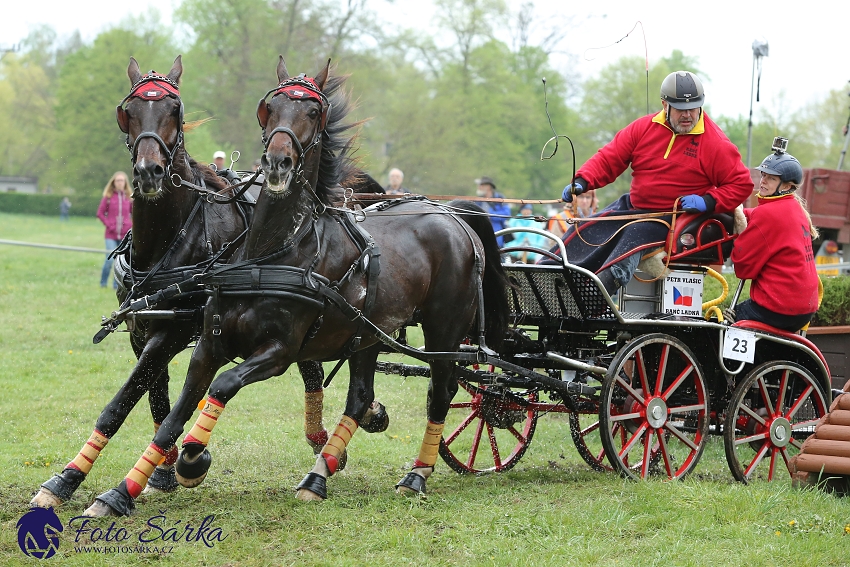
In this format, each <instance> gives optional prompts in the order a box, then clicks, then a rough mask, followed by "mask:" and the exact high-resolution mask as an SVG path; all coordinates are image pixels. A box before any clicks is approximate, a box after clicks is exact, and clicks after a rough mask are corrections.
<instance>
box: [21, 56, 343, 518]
mask: <svg viewBox="0 0 850 567" xmlns="http://www.w3.org/2000/svg"><path fill="white" fill-rule="evenodd" d="M182 72H183V66H182V63H181V58H180V56H178V57H177V58H176V59H175V61H174V64H173V66H172V68H171V70H170V71H169V73H168V74H167V75H159V74H156V73H154V72H153V71H152V72H151V73H148V74H146V75H142V73H141V71H140V70H139V65H138V63H137V62H136V60H135V59H133V58H131V59H130V65H129V67H128V69H127V75H128V76H129V78H130V84H131V85H132V86H131V89H130V94H129V95H128V96H127V97H126V98H125V100H124V101H122V104H121V105H119V106H118V108H117V118H118V124H119V127H120V128H121V130H122V131H123V132H125V133H126V134H127V145H128V148H129V149H130V152H131V154H132V160H133V187H134V204H133V230H132V239H131V241H130V245H129V247H128V248H127V249H126V251H125V254H124V255H122V256H120V257H119V258H118V260H117V261H116V265H117V266H118V267H119V270H118V271H119V272H120V271H121V268H122V267H123V268H124V273H123V276H124V277H122V278H119V279H121V280H122V282H121V283H122V286H121V287H120V288H119V293H118V298H119V301H121V302H122V305H126V303H125V300H132V299H136V298H137V296H138V294H142V295H144V294H149V293H152V292H154V291H156V290H157V289H158V288H162V287H165V286H166V285H168V284H169V283H170V282H174V281H181V280H183V279H184V277H185V274H186V273H191V272H193V271H194V272H197V273H200V272H201V271H202V270H203V268H204V267H205V266H207V265H208V264H209V263H210V262H211V261H212V260H213V259H215V258H222V259H223V258H227V256H228V255H230V254H232V252H233V249H235V247H236V246H235V241H236V240H237V239H238V238H239V236H240V234H243V235H244V232H245V230H246V229H247V223H248V220H249V219H248V217H249V216H250V214H251V207H243V206H242V205H240V203H237V202H236V201H235V200H232V199H225V198H224V197H226V196H229V195H230V194H231V193H232V192H233V189H232V188H231V187H230V184H229V183H228V182H227V181H225V179H224V178H223V177H222V176H220V175H218V174H217V173H216V172H215V171H214V170H212V169H211V168H209V167H207V166H205V165H201V164H199V163H197V162H195V161H194V160H193V159H192V158H191V157H190V156H189V154H188V153H187V152H186V149H185V147H184V146H183V103H182V101H181V100H180V93H179V86H178V85H179V81H180V76H181V74H182ZM180 180H183V181H182V182H180ZM177 183H180V185H177ZM188 186H194V187H197V188H200V189H201V190H200V191H197V192H193V191H190V190H188V189H187V187H188ZM202 193H203V194H202ZM216 194H218V196H216ZM228 200H229V201H231V202H219V201H228ZM254 200H255V198H251V199H250V201H254ZM243 237H244V236H243ZM125 285H126V286H127V287H131V288H132V290H131V291H128V290H127V289H126V288H125ZM130 293H132V294H133V295H130V296H129V297H128V295H129V294H130ZM206 299H207V297H206V294H205V293H204V291H203V289H202V288H201V289H199V290H198V291H197V292H196V293H185V294H182V295H181V296H180V297H179V298H178V299H175V300H172V301H170V302H165V303H162V304H160V305H158V307H159V308H160V309H166V310H167V309H176V312H177V313H178V314H181V315H178V316H177V318H175V319H167V320H148V321H144V320H140V322H138V323H137V324H136V326H135V328H134V329H133V332H132V333H131V334H130V341H131V345H132V348H133V351H134V353H135V355H136V357H137V359H138V362H137V363H136V366H135V367H134V368H133V371H132V372H131V374H130V376H129V378H128V379H127V382H126V383H125V384H124V385H123V386H122V387H121V388H120V389H119V390H118V392H117V393H116V394H115V397H114V398H113V399H112V400H111V401H110V402H109V404H108V405H107V406H106V407H105V408H104V410H103V412H102V413H101V414H100V417H99V418H98V420H97V422H96V424H95V429H94V432H93V433H92V435H91V437H90V438H89V439H88V441H86V443H85V444H84V445H83V448H82V449H81V450H80V452H79V454H78V455H77V456H76V457H75V458H74V459H73V460H72V461H71V462H70V463H68V465H67V466H66V467H65V469H64V470H63V471H62V472H61V473H60V474H57V475H54V476H53V477H52V478H51V479H49V480H48V481H47V482H45V483H44V484H43V485H42V487H41V490H40V491H39V492H38V493H37V494H36V496H35V497H34V498H33V500H32V502H31V504H32V505H35V506H42V507H50V506H53V507H56V506H58V505H59V504H61V503H62V502H64V501H67V500H68V499H70V498H71V496H72V495H73V493H74V491H75V490H76V489H77V488H78V487H79V486H80V484H81V483H82V481H83V480H84V479H85V477H86V475H87V474H88V473H89V471H90V470H91V468H92V465H93V464H94V461H95V460H96V459H97V457H98V455H99V454H100V451H101V449H103V447H104V446H105V445H106V443H107V442H108V441H109V439H111V438H112V437H113V435H115V433H116V432H117V431H118V429H119V428H120V427H121V425H122V424H123V423H124V420H125V419H126V417H127V415H128V414H129V412H130V411H131V410H132V409H133V407H135V405H136V404H137V403H138V402H139V400H140V399H141V398H142V396H143V395H144V394H145V392H149V400H150V407H151V414H152V417H153V421H154V431H156V430H157V429H158V428H159V424H161V423H162V421H163V420H164V419H165V417H166V415H168V412H169V411H170V409H171V408H170V401H169V396H168V381H169V376H168V363H169V362H170V361H171V359H172V358H174V356H175V355H176V354H178V353H179V352H180V351H182V350H183V349H185V348H186V347H187V346H188V345H189V343H190V342H191V341H192V340H193V339H194V338H195V337H197V335H198V334H199V333H200V323H201V321H200V320H199V319H200V318H199V317H198V316H196V314H197V313H199V312H200V308H202V307H203V305H204V303H205V302H206ZM299 370H300V371H301V374H302V377H303V378H304V386H305V404H306V409H305V412H306V419H305V433H306V435H307V440H308V443H310V444H311V446H313V447H314V450H315V451H318V449H320V448H321V447H322V446H323V445H324V444H325V442H326V440H327V438H328V436H327V431H326V430H325V429H324V426H323V425H322V392H323V389H322V381H323V379H324V373H323V371H322V367H321V364H320V363H315V362H305V363H303V364H299ZM169 447H170V450H169V451H168V452H167V456H166V458H165V460H164V462H163V463H162V464H161V465H160V466H158V467H157V469H156V471H155V473H154V475H153V476H152V477H151V479H150V482H149V483H148V485H149V486H150V487H152V488H158V489H161V490H171V489H174V488H176V487H177V482H176V480H175V479H174V470H173V464H174V461H175V459H176V457H177V449H176V447H171V446H169Z"/></svg>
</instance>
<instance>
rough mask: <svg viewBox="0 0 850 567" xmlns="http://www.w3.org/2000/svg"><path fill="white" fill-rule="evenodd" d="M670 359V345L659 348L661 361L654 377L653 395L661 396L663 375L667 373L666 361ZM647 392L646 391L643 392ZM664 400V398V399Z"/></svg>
mask: <svg viewBox="0 0 850 567" xmlns="http://www.w3.org/2000/svg"><path fill="white" fill-rule="evenodd" d="M669 359H670V345H668V344H665V345H664V346H663V347H662V348H661V360H660V361H659V363H658V374H657V375H656V376H655V395H656V396H660V395H661V389H662V388H663V387H664V375H665V374H666V373H667V361H668V360H669ZM645 391H648V390H645ZM664 399H666V398H664Z"/></svg>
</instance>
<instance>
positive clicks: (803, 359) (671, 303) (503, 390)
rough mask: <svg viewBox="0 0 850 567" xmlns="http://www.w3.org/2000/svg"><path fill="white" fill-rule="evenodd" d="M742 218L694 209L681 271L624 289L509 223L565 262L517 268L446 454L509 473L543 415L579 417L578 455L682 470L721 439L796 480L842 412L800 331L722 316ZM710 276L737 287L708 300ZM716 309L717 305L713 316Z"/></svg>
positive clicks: (677, 255) (729, 453) (743, 465)
mask: <svg viewBox="0 0 850 567" xmlns="http://www.w3.org/2000/svg"><path fill="white" fill-rule="evenodd" d="M732 225H733V219H732V217H731V215H713V216H711V215H694V214H682V215H680V216H679V220H678V223H676V224H674V229H673V230H671V234H670V236H669V238H668V240H667V243H666V246H665V248H666V251H667V253H668V254H669V266H668V267H669V270H670V271H669V274H668V275H667V276H666V277H664V278H660V279H657V280H655V281H652V278H649V277H648V276H647V275H646V274H643V277H641V273H640V272H639V273H638V275H637V277H636V278H634V279H633V280H632V282H631V283H630V284H629V285H628V286H627V287H626V288H625V289H622V290H620V292H619V293H618V295H617V296H616V297H613V298H612V297H610V296H609V295H608V293H607V292H606V291H605V289H604V287H603V286H602V283H601V282H600V281H599V279H598V278H597V277H596V276H595V275H594V274H593V273H591V272H589V271H587V270H585V269H583V268H581V267H578V266H575V265H572V264H569V263H568V261H563V260H562V258H565V257H566V251H565V249H564V248H563V244H562V243H561V242H560V240H559V239H557V238H556V237H554V235H551V234H549V233H546V232H545V231H541V230H537V229H527V228H522V229H506V230H505V231H502V232H504V233H508V232H520V231H529V230H534V231H536V232H538V233H540V234H543V235H546V236H548V237H550V238H552V239H553V240H555V241H556V242H558V244H559V246H560V251H561V254H560V256H557V255H554V254H552V253H550V252H548V251H546V250H540V249H529V248H525V249H524V250H526V251H532V252H535V253H537V254H543V255H546V256H548V257H550V258H552V259H553V260H557V261H558V264H554V265H553V264H549V265H544V264H507V265H505V266H504V269H505V270H506V271H507V273H508V276H509V279H510V281H511V283H512V285H513V287H512V288H511V289H509V290H508V294H509V299H510V304H511V319H512V325H511V329H510V331H509V335H508V337H507V339H506V341H505V343H504V346H503V352H501V353H500V355H499V357H498V360H491V361H490V362H491V364H486V363H482V364H479V365H466V366H461V368H460V369H459V384H460V389H459V392H458V394H457V396H456V397H455V399H454V401H453V403H452V406H451V408H452V409H451V411H450V412H449V416H448V418H447V423H446V427H445V429H444V433H443V439H442V442H441V444H440V455H441V457H442V458H443V460H444V461H445V462H446V463H447V464H448V465H449V466H450V467H451V468H452V469H454V470H455V471H457V472H460V473H483V472H491V471H496V472H498V471H504V470H508V469H510V468H512V467H513V466H514V465H516V463H517V462H518V461H519V460H520V459H521V458H522V456H523V454H524V453H525V451H526V450H527V449H528V447H529V445H530V443H531V441H532V438H533V436H534V432H535V428H536V426H537V421H538V418H539V417H540V415H541V414H546V413H566V414H568V416H569V424H570V429H571V433H572V438H573V441H574V442H575V445H576V448H577V449H578V452H579V455H581V457H582V458H583V459H584V460H585V461H586V462H587V463H588V464H589V465H590V466H591V467H592V468H594V469H596V470H610V469H612V468H613V469H614V470H616V471H618V472H619V473H620V474H621V475H623V476H625V477H629V478H635V479H638V478H646V477H647V476H649V475H660V476H661V477H667V478H671V479H672V478H682V477H683V476H685V475H686V474H688V473H689V472H690V471H692V470H693V469H694V467H695V466H696V464H697V462H698V461H699V458H700V456H701V455H702V452H703V450H704V449H705V446H706V443H707V441H708V436H709V434H715V435H722V436H723V440H724V446H725V452H726V457H727V461H728V464H729V468H730V470H731V471H732V474H733V476H734V477H735V478H736V479H737V480H739V481H742V482H745V483H746V482H749V481H750V480H753V479H766V480H774V479H783V478H788V477H789V473H788V472H783V471H788V466H787V465H788V461H789V460H790V458H791V457H792V456H793V455H794V454H796V453H797V452H798V451H799V449H800V447H801V445H802V443H803V441H804V440H805V438H806V437H808V436H809V435H810V434H811V433H812V432H813V431H814V426H815V423H816V422H817V420H818V419H819V418H820V417H821V416H823V415H824V414H825V413H826V412H827V409H828V408H829V404H830V399H831V391H830V382H829V371H828V368H827V365H826V361H825V360H824V357H823V355H822V354H821V353H820V351H819V350H818V349H817V347H815V346H814V345H813V344H812V343H811V342H810V341H808V340H807V339H806V338H805V337H804V336H802V335H800V334H795V333H788V332H785V331H781V330H778V329H775V328H772V327H769V326H766V325H763V324H760V323H756V322H753V321H741V322H738V323H735V324H733V325H731V326H730V325H728V323H722V319H723V317H722V314H721V313H720V310H719V309H718V308H717V307H715V306H716V305H718V304H719V303H720V302H721V301H722V300H723V299H725V296H726V293H727V292H728V287H727V286H726V283H725V280H723V278H722V276H720V275H719V274H718V273H717V272H716V271H714V270H712V269H711V268H710V267H708V266H710V265H717V264H722V263H723V261H724V260H725V259H726V258H727V257H728V255H729V254H730V253H731V248H732V242H733V240H734V238H735V236H734V235H733V234H732V233H733V226H732ZM511 250H515V249H506V250H504V251H506V252H507V251H511ZM567 260H568V258H567ZM706 275H710V276H712V277H715V278H718V279H720V280H721V281H722V282H723V286H724V295H723V296H722V297H720V298H718V299H716V300H714V301H710V302H707V303H706V304H704V305H703V304H701V296H702V286H703V281H704V278H705V276H706ZM641 280H643V281H641ZM740 291H741V288H740V287H739V288H738V292H737V293H736V294H735V298H734V300H733V304H734V303H735V302H736V301H737V298H738V294H739V293H740ZM703 308H708V310H709V312H713V313H714V315H713V316H712V317H711V318H710V319H708V320H707V318H705V317H703V312H702V311H703ZM467 348H469V349H470V350H472V349H474V347H473V346H469V347H467ZM379 364H380V370H382V371H384V372H386V373H394V374H406V375H415V374H421V375H426V374H427V368H420V367H415V366H405V365H400V364H393V363H386V362H383V363H379Z"/></svg>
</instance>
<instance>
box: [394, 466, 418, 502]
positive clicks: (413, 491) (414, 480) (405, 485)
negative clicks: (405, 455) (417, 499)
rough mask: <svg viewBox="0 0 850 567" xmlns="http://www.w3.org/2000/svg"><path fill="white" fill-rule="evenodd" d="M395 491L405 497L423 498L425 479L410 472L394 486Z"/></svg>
mask: <svg viewBox="0 0 850 567" xmlns="http://www.w3.org/2000/svg"><path fill="white" fill-rule="evenodd" d="M395 491H396V492H397V493H398V494H404V495H405V496H424V495H425V477H424V476H422V475H421V474H419V473H415V472H413V471H411V472H409V473H407V474H406V475H404V478H402V479H401V480H400V481H398V484H396V485H395Z"/></svg>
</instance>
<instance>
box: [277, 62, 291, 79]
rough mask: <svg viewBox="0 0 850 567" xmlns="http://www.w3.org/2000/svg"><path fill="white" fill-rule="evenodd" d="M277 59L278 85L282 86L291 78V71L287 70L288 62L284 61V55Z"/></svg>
mask: <svg viewBox="0 0 850 567" xmlns="http://www.w3.org/2000/svg"><path fill="white" fill-rule="evenodd" d="M277 57H278V60H277V84H279V85H280V84H283V82H284V81H286V79H288V78H289V71H287V70H286V61H284V60H283V55H278V56H277Z"/></svg>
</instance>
